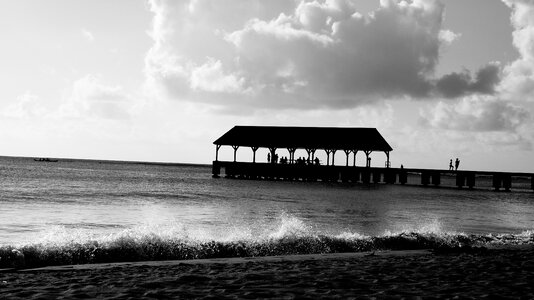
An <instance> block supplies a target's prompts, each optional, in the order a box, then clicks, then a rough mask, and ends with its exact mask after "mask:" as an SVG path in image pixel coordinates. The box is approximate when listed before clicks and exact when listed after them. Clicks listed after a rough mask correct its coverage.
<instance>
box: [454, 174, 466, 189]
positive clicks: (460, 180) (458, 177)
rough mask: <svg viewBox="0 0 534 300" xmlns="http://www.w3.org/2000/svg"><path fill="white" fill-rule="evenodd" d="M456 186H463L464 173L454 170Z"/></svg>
mask: <svg viewBox="0 0 534 300" xmlns="http://www.w3.org/2000/svg"><path fill="white" fill-rule="evenodd" d="M456 186H457V187H458V188H462V187H464V186H465V175H464V173H463V172H456Z"/></svg>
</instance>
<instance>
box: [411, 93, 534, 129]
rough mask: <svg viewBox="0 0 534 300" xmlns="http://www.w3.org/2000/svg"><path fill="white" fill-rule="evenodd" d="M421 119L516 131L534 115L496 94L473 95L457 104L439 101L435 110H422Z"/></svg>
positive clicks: (433, 123) (448, 126)
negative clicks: (497, 97)
mask: <svg viewBox="0 0 534 300" xmlns="http://www.w3.org/2000/svg"><path fill="white" fill-rule="evenodd" d="M421 121H422V123H423V125H426V126H431V127H433V128H439V129H447V130H456V131H478V132H490V131H493V132H499V131H500V132H515V131H517V129H518V127H520V126H522V125H524V124H526V123H528V122H529V121H531V115H530V112H529V111H528V110H527V109H525V108H523V107H520V106H517V105H514V104H512V103H510V102H507V101H502V100H499V99H496V98H495V97H480V96H472V97H466V98H463V99H462V100H461V101H459V102H457V103H446V102H439V103H438V104H437V105H436V106H435V107H434V108H433V109H431V110H429V111H421Z"/></svg>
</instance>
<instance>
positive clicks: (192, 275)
mask: <svg viewBox="0 0 534 300" xmlns="http://www.w3.org/2000/svg"><path fill="white" fill-rule="evenodd" d="M419 297H423V298H425V297H430V298H454V297H459V298H495V297H499V298H510V299H532V298H534V250H533V249H514V250H509V249H508V250H491V251H490V250H488V251H476V252H474V253H448V254H435V253H432V252H431V251H426V250H422V251H421V250H418V251H391V252H389V251H388V252H376V253H342V254H325V255H320V254H317V255H295V256H274V257H260V258H230V259H205V260H189V261H157V262H135V263H114V264H94V265H75V266H59V267H47V268H40V269H31V270H2V271H1V273H0V299H51V298H59V299H72V298H110V299H129V298H131V299H137V298H157V299H166V298H214V299H220V298H234V299H237V298H281V299H292V298H299V299H317V298H343V299H346V298H419Z"/></svg>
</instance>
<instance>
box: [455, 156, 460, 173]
mask: <svg viewBox="0 0 534 300" xmlns="http://www.w3.org/2000/svg"><path fill="white" fill-rule="evenodd" d="M459 166H460V160H459V159H458V157H457V158H456V161H455V162H454V167H455V170H456V171H458V167H459Z"/></svg>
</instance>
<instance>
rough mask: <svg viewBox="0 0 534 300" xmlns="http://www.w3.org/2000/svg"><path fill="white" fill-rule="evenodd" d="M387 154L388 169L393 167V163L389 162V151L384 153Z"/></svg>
mask: <svg viewBox="0 0 534 300" xmlns="http://www.w3.org/2000/svg"><path fill="white" fill-rule="evenodd" d="M384 152H385V153H386V158H387V159H386V168H389V167H390V166H391V163H390V162H389V151H384Z"/></svg>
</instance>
